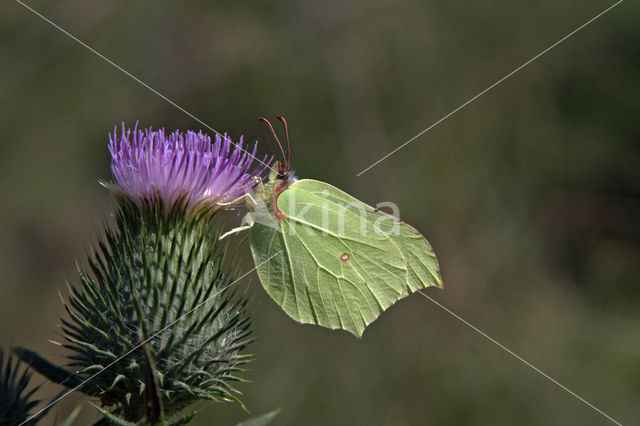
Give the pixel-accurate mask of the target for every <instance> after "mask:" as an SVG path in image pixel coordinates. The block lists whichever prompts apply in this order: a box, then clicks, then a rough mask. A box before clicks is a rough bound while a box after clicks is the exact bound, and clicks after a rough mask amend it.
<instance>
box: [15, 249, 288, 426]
mask: <svg viewBox="0 0 640 426" xmlns="http://www.w3.org/2000/svg"><path fill="white" fill-rule="evenodd" d="M280 253H282V250H280V251H279V252H277V253H275V254H274V255H272V256H270V257H269V258H268V259H267V260H265V261H264V262H262V263H260V264H259V265H257V266H255V267H254V268H253V269H251V270H250V271H248V272H246V273H244V274H243V275H242V276H241V277H240V278H238V279H236V280H234V281H233V282H232V283H230V284H228V285H226V286H225V287H224V288H222V289H221V290H218V291H217V292H216V293H215V294H213V295H211V296H210V297H208V298H207V299H206V300H204V301H203V302H201V303H199V304H198V305H197V306H196V307H195V308H193V309H191V310H190V311H188V312H186V313H185V314H184V315H182V316H180V317H179V318H178V319H176V320H175V321H173V322H171V323H170V324H169V325H167V326H166V327H164V328H163V329H161V330H159V331H157V332H155V333H154V334H152V335H151V336H150V337H148V338H147V339H145V340H143V341H142V342H140V343H139V344H138V345H137V346H135V347H134V348H133V349H130V350H129V351H127V352H125V353H124V354H122V355H120V356H119V357H118V358H117V359H116V360H114V361H112V362H111V363H109V364H108V365H107V366H106V367H104V368H103V369H102V370H100V371H98V372H96V373H95V374H93V375H92V376H90V377H89V378H87V379H85V380H84V381H82V382H81V383H80V384H79V385H78V386H76V387H74V388H73V389H70V390H68V391H67V392H65V393H64V394H62V395H61V396H60V397H58V398H56V399H55V400H53V401H51V402H50V403H49V404H47V405H46V406H45V407H44V408H42V409H41V410H40V411H38V412H37V413H35V414H32V415H31V416H30V417H29V418H27V419H26V420H25V421H23V422H22V423H20V424H19V425H18V426H22V425H24V424H25V423H27V422H28V421H29V420H31V419H33V418H34V417H36V416H37V415H38V414H40V413H42V412H43V411H44V410H47V409H48V408H49V407H51V406H52V405H55V404H57V403H58V402H59V401H60V400H61V399H62V398H65V397H66V396H68V395H70V394H72V393H73V392H75V391H77V390H78V389H80V388H81V387H83V386H84V385H86V384H87V383H89V382H90V381H91V380H93V379H94V378H95V377H96V376H98V375H100V374H101V373H103V372H104V371H105V370H106V369H108V368H109V367H111V366H112V365H114V364H116V363H118V362H119V361H121V360H122V359H123V358H125V357H127V356H128V355H129V354H131V353H132V352H133V351H135V350H136V349H138V348H140V347H141V346H142V345H144V344H145V343H147V342H148V341H150V340H151V339H153V338H154V337H156V336H157V335H158V334H160V333H162V332H163V331H165V330H166V329H168V328H169V327H171V326H173V325H174V324H175V323H177V322H178V321H180V320H181V319H183V318H184V317H186V316H187V315H189V314H191V313H192V312H193V311H195V310H196V309H198V308H200V307H201V306H202V305H204V304H205V303H207V302H208V301H210V300H211V299H213V298H214V297H216V296H218V295H219V294H220V293H222V292H223V291H225V290H226V289H228V288H229V287H231V286H232V285H234V284H235V283H237V282H238V281H240V280H241V279H243V278H244V277H246V276H247V275H249V274H250V273H252V272H253V271H255V270H256V269H258V268H259V267H261V266H262V265H264V264H265V263H267V262H268V261H270V260H271V259H273V258H274V257H276V256H277V255H279V254H280Z"/></svg>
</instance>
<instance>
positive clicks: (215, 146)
mask: <svg viewBox="0 0 640 426" xmlns="http://www.w3.org/2000/svg"><path fill="white" fill-rule="evenodd" d="M257 147H258V144H257V143H256V144H255V145H254V147H253V150H252V152H249V151H247V150H245V149H244V148H243V139H242V138H240V142H239V143H238V144H234V143H233V142H231V139H230V138H229V137H228V136H227V135H226V134H225V135H224V136H222V137H221V136H220V135H216V136H215V140H214V141H213V142H212V140H211V137H210V136H208V135H206V134H204V133H202V132H197V133H196V132H193V131H187V132H185V133H183V132H180V131H179V130H176V131H175V132H173V133H170V134H167V133H165V131H164V129H160V130H155V131H154V130H152V129H151V128H148V129H145V130H139V129H138V128H137V125H136V127H134V128H133V129H126V128H125V126H124V124H123V125H122V131H121V133H120V135H118V133H117V130H116V129H115V128H114V131H113V134H110V135H109V151H110V153H111V171H112V173H113V176H114V178H115V183H113V184H106V185H105V186H107V187H108V188H109V189H111V190H112V191H114V192H115V193H117V194H118V195H121V196H124V197H125V198H127V199H129V200H131V201H133V202H134V203H136V204H138V205H139V206H140V205H142V204H144V203H145V202H146V203H149V202H150V203H152V204H155V203H158V202H159V203H161V204H162V205H163V206H164V207H165V209H166V208H169V207H171V206H173V205H174V204H175V203H177V202H182V203H184V207H185V208H186V209H187V210H189V209H191V208H192V207H193V206H195V205H198V204H203V205H205V206H207V207H209V208H213V210H217V209H219V208H221V207H222V206H224V205H228V204H229V203H233V202H234V201H235V200H238V199H239V198H240V197H242V196H243V195H245V194H246V193H248V192H250V191H251V190H252V189H253V188H254V187H255V186H256V185H257V184H258V182H259V181H260V178H261V176H262V175H263V173H264V172H265V170H266V169H267V167H268V164H269V161H267V158H266V157H265V158H264V159H263V160H258V162H259V163H262V164H261V165H259V166H258V167H256V168H252V164H253V160H254V159H256V157H255V154H256V150H257Z"/></svg>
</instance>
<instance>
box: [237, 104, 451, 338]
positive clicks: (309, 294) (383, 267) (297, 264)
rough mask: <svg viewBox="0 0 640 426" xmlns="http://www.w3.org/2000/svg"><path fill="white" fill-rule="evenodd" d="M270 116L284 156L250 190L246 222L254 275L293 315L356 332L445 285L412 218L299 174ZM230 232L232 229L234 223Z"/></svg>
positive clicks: (426, 242)
mask: <svg viewBox="0 0 640 426" xmlns="http://www.w3.org/2000/svg"><path fill="white" fill-rule="evenodd" d="M277 118H278V120H280V121H281V122H282V125H283V127H284V131H285V135H286V141H287V155H286V156H285V154H284V149H283V145H282V144H281V143H280V140H279V139H278V136H277V134H276V132H275V130H274V129H273V126H272V125H271V123H270V122H269V121H268V120H267V119H265V118H262V117H260V120H261V121H262V122H264V123H265V124H266V125H267V126H268V127H269V129H270V130H271V133H272V134H273V136H274V137H275V139H276V141H277V143H278V146H279V148H280V151H281V153H282V157H283V161H281V162H277V163H276V164H277V169H276V170H274V171H273V172H272V173H271V175H270V176H269V179H268V180H267V181H265V182H262V183H260V184H259V185H258V186H257V187H256V188H255V189H254V191H253V193H252V194H251V195H250V202H248V203H247V204H248V208H249V211H250V212H249V213H248V214H247V215H246V216H245V221H246V223H247V225H245V226H244V227H241V228H237V229H249V228H250V237H249V241H250V246H251V253H252V255H253V259H254V262H255V265H256V269H257V273H258V277H259V278H260V282H261V283H262V286H263V287H264V289H265V290H266V291H267V293H268V294H269V296H271V298H272V299H273V300H274V301H275V302H276V303H277V304H278V305H280V306H281V307H282V309H283V310H284V311H285V312H286V313H287V315H289V316H290V317H291V318H293V319H294V320H296V321H298V322H300V323H303V324H316V325H320V326H323V327H327V328H330V329H342V330H346V331H348V332H350V333H352V334H354V335H355V336H358V337H361V336H362V334H363V332H364V330H365V328H366V327H367V326H368V325H369V324H371V323H372V322H373V321H374V320H375V319H376V318H377V317H378V316H379V315H380V314H381V313H382V312H384V311H385V310H386V309H388V308H389V307H390V306H391V305H393V304H394V303H395V302H397V301H398V300H400V299H402V298H404V297H406V296H408V295H409V294H411V293H413V292H415V291H417V290H419V289H422V288H425V287H429V286H436V287H442V279H441V277H440V270H439V267H438V262H437V259H436V256H435V253H434V251H433V249H432V247H431V245H430V244H429V242H428V241H427V240H426V239H425V238H424V237H423V236H422V234H420V232H418V231H417V230H416V229H415V228H413V227H412V226H410V225H408V224H406V223H404V222H402V221H400V220H399V219H398V218H396V217H394V216H392V215H390V214H388V213H386V212H383V211H381V210H379V209H377V208H374V207H372V206H369V205H367V204H365V203H363V202H362V201H359V200H357V199H356V198H354V197H352V196H351V195H349V194H347V193H345V192H344V191H342V190H340V189H338V188H336V187H335V186H332V185H329V184H328V183H325V182H321V181H318V180H314V179H297V178H296V177H295V176H294V174H293V172H292V171H291V169H290V158H291V143H290V141H289V131H288V127H287V122H286V120H285V119H284V118H283V117H282V116H277ZM232 232H233V231H232Z"/></svg>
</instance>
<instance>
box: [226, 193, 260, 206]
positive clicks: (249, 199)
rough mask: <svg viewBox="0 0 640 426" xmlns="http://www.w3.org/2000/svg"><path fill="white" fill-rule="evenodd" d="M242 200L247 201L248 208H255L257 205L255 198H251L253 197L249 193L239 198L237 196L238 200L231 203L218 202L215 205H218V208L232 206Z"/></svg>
mask: <svg viewBox="0 0 640 426" xmlns="http://www.w3.org/2000/svg"><path fill="white" fill-rule="evenodd" d="M242 199H245V200H246V201H247V205H248V206H250V207H253V206H256V205H257V204H258V202H257V201H256V199H255V198H253V195H251V193H250V192H247V193H246V194H244V195H241V196H239V197H238V198H236V199H235V200H231V201H229V202H227V203H221V202H218V203H217V204H218V205H219V206H233V205H236V204H238V202H239V201H240V200H242Z"/></svg>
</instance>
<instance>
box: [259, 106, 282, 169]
mask: <svg viewBox="0 0 640 426" xmlns="http://www.w3.org/2000/svg"><path fill="white" fill-rule="evenodd" d="M258 120H260V121H262V122H263V123H264V124H266V125H267V126H269V130H271V134H272V135H273V137H274V138H276V142H277V143H278V147H279V148H280V152H281V153H282V159H283V160H284V161H285V163H288V160H287V157H285V155H284V149H283V148H282V144H281V143H280V139H278V135H276V131H275V130H273V126H272V125H271V123H270V122H269V120H267V119H266V118H264V117H258Z"/></svg>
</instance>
